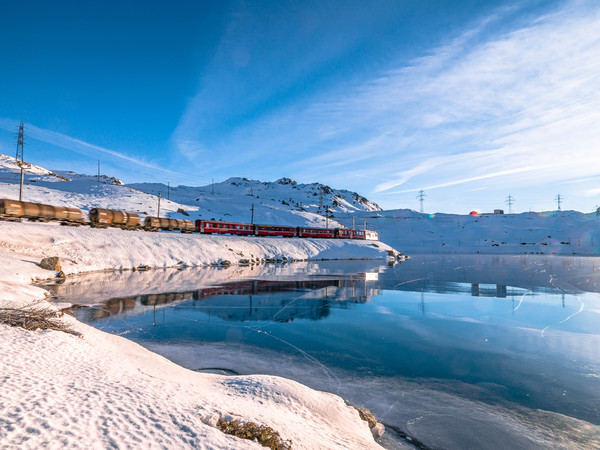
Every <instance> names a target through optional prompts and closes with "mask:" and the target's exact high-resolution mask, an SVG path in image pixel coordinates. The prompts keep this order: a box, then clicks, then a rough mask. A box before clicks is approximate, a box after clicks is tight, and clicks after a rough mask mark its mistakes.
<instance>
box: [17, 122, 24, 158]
mask: <svg viewBox="0 0 600 450" xmlns="http://www.w3.org/2000/svg"><path fill="white" fill-rule="evenodd" d="M24 137H25V127H23V121H22V120H21V124H20V125H19V137H18V138H17V156H16V158H15V159H16V160H17V161H20V162H23V141H24Z"/></svg>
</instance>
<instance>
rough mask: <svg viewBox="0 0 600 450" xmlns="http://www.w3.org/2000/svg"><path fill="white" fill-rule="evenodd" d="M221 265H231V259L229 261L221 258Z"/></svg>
mask: <svg viewBox="0 0 600 450" xmlns="http://www.w3.org/2000/svg"><path fill="white" fill-rule="evenodd" d="M221 265H222V266H231V261H229V260H227V259H223V260H221Z"/></svg>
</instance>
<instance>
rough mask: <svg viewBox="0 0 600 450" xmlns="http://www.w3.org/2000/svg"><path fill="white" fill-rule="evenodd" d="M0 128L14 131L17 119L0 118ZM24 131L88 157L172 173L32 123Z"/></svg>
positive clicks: (33, 136) (130, 166) (34, 138)
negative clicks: (100, 156) (110, 159)
mask: <svg viewBox="0 0 600 450" xmlns="http://www.w3.org/2000/svg"><path fill="white" fill-rule="evenodd" d="M0 129H2V130H5V131H12V132H14V131H16V130H17V129H18V121H16V120H13V119H8V118H0ZM26 132H27V139H29V140H32V139H33V140H37V141H41V142H45V143H47V144H50V145H53V146H57V147H61V148H64V149H66V150H69V151H74V152H76V153H79V154H82V155H85V156H88V157H90V158H96V157H97V156H98V155H105V156H110V157H111V158H113V159H115V160H118V161H122V162H125V163H127V166H128V168H129V169H133V168H134V167H143V168H147V169H152V170H155V171H160V172H164V173H174V172H172V171H170V170H167V169H165V168H163V167H160V166H158V165H156V164H153V163H150V162H147V161H144V160H141V159H139V158H134V157H132V156H128V155H126V154H124V153H121V152H117V151H115V150H111V149H108V148H105V147H101V146H98V145H94V144H90V143H89V142H85V141H82V140H80V139H76V138H73V137H70V136H67V135H65V134H62V133H58V132H56V131H52V130H46V129H43V128H39V127H36V126H35V125H32V124H26Z"/></svg>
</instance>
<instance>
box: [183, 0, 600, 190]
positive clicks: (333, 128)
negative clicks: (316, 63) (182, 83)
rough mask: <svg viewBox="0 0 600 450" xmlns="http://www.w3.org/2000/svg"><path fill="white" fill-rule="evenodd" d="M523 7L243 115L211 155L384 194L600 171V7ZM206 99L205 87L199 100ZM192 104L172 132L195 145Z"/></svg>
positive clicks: (222, 163)
mask: <svg viewBox="0 0 600 450" xmlns="http://www.w3.org/2000/svg"><path fill="white" fill-rule="evenodd" d="M527 14H529V16H526V15H525V13H524V12H523V11H520V10H519V9H518V8H517V7H511V8H502V9H498V10H497V11H496V12H495V13H494V14H492V15H490V16H488V17H485V18H483V19H481V20H480V21H479V22H478V23H475V24H472V26H471V27H470V28H468V29H466V30H464V31H463V32H462V33H461V34H459V35H457V36H455V37H454V38H453V39H451V40H449V41H448V42H447V43H445V44H444V45H441V46H439V47H438V48H434V49H431V50H430V51H429V52H428V54H427V55H424V56H422V57H419V58H415V59H414V60H412V61H411V62H409V63H408V64H406V63H402V64H396V63H395V62H394V58H391V59H390V62H389V65H388V68H387V70H385V71H380V72H379V73H377V74H375V75H374V76H372V77H371V78H370V79H366V80H363V81H360V82H352V83H348V82H345V81H344V82H341V83H340V86H339V87H333V88H330V89H329V90H328V91H325V92H316V93H314V94H313V95H312V96H308V97H306V98H303V99H302V101H295V102H292V103H286V104H284V105H282V106H280V107H278V108H276V109H274V110H272V111H270V112H269V113H265V114H262V115H261V116H260V117H258V118H254V119H253V120H252V121H247V122H244V121H242V122H240V123H239V124H238V125H237V126H236V127H235V128H233V129H232V130H231V131H230V132H229V133H228V134H227V137H226V138H225V139H222V140H220V141H219V140H218V139H217V140H214V141H213V145H212V146H211V150H210V152H213V153H212V154H211V155H210V156H211V157H215V153H217V152H219V153H223V152H224V151H226V150H227V151H228V152H230V153H231V152H234V154H235V155H236V157H235V158H231V157H227V158H223V157H215V160H216V161H215V165H216V167H221V168H225V169H227V168H229V169H236V170H243V166H244V165H245V166H246V167H248V168H250V167H251V163H252V161H256V160H259V161H261V165H260V169H254V170H255V173H253V174H250V176H260V175H261V173H269V174H275V175H274V176H283V175H286V176H293V177H297V178H300V179H308V180H316V179H318V180H321V181H325V182H328V183H330V184H334V183H337V184H340V185H344V186H345V187H349V188H352V189H355V190H360V191H362V193H363V194H368V192H371V193H373V194H376V195H379V196H383V195H384V194H385V197H387V198H392V197H393V196H394V195H398V196H400V197H398V198H402V197H401V196H402V194H404V193H408V192H415V191H417V190H419V189H421V188H426V189H442V188H448V187H458V186H461V185H468V184H470V183H471V184H472V183H477V184H478V186H477V187H478V188H480V187H484V186H490V187H493V185H494V184H496V185H498V184H503V185H504V186H508V185H510V186H513V185H514V186H520V187H527V186H529V187H533V186H536V185H537V186H544V185H548V184H556V183H560V182H561V181H565V180H573V179H577V178H579V177H588V176H593V175H594V174H597V172H598V171H597V169H596V167H600V154H596V153H597V152H595V149H596V148H597V146H598V143H599V142H600V127H598V126H597V124H598V123H600V90H599V89H598V88H597V80H598V79H600V34H599V33H598V32H597V30H598V29H600V6H599V5H598V4H597V3H596V2H593V1H578V0H574V1H566V2H564V3H562V7H560V8H558V9H556V10H554V11H551V12H548V11H546V12H545V13H543V14H540V13H538V14H537V15H532V14H531V13H527ZM516 16H518V17H519V20H518V21H516V20H515V17H516ZM226 43H227V45H228V46H230V47H231V46H232V43H231V40H226ZM213 75H214V74H213ZM205 94H206V87H204V89H203V90H202V91H201V93H200V94H199V95H198V97H197V99H202V98H205V97H206V95H205ZM194 108H197V106H194V105H192V107H191V108H190V109H189V110H188V112H187V113H186V115H185V117H184V119H182V122H181V124H180V125H181V126H180V127H179V129H178V133H177V134H176V138H177V139H179V140H180V141H181V142H186V140H187V139H190V136H192V137H193V139H195V140H196V141H197V142H202V133H200V134H198V133H195V132H194V131H193V130H194V129H195V127H196V126H197V125H198V124H199V123H200V124H202V121H201V119H198V115H199V112H198V111H200V112H202V111H205V110H202V109H200V110H198V109H194ZM199 120H200V122H199ZM181 147H182V151H184V152H186V151H187V152H188V153H189V154H190V155H192V156H191V158H192V159H194V158H195V157H196V153H195V152H189V151H188V150H187V149H185V145H182V146H181ZM201 147H202V148H203V149H206V147H205V146H201ZM206 152H207V153H210V152H209V151H208V150H206ZM256 171H258V174H256ZM284 172H285V173H284ZM349 173H352V174H355V175H354V176H353V178H352V179H349V177H348V174H349ZM377 178H379V179H380V180H381V181H383V180H385V182H381V181H380V182H377ZM433 180H435V182H432V181H433ZM500 180H501V181H500ZM481 183H487V184H484V185H482V184H481ZM399 187H402V188H403V189H398V188H399ZM465 187H466V186H465ZM468 188H469V189H472V188H473V186H469V187H468ZM381 198H383V197H381Z"/></svg>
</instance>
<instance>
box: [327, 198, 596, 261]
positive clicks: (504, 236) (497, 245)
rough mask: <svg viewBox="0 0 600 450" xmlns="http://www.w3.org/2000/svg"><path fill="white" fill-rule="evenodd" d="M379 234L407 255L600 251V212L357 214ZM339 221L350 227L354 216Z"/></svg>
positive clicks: (586, 253) (591, 253) (357, 218)
mask: <svg viewBox="0 0 600 450" xmlns="http://www.w3.org/2000/svg"><path fill="white" fill-rule="evenodd" d="M353 216H354V217H355V221H356V222H357V223H358V224H361V225H362V221H363V219H364V220H366V222H367V224H368V227H369V229H374V230H375V231H377V232H378V233H379V239H380V240H381V241H383V242H386V243H388V244H390V245H391V246H393V247H396V248H401V249H402V251H405V252H407V253H408V254H411V253H412V254H414V253H487V254H543V255H584V256H595V255H600V216H598V215H597V214H596V213H595V212H594V213H589V214H584V213H581V212H577V211H552V212H546V213H535V212H527V213H521V214H481V215H479V216H471V215H459V214H423V213H419V212H416V211H413V210H409V209H397V210H389V211H381V212H375V213H365V212H359V213H356V214H354V215H353ZM336 220H337V221H338V222H341V223H342V224H344V225H346V226H352V216H351V215H336Z"/></svg>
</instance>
